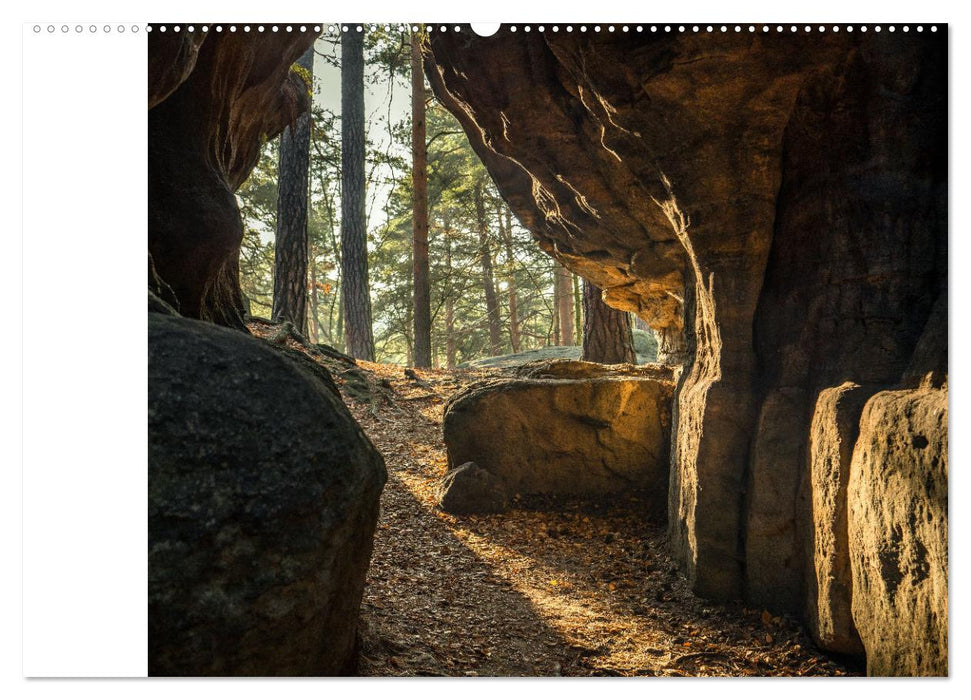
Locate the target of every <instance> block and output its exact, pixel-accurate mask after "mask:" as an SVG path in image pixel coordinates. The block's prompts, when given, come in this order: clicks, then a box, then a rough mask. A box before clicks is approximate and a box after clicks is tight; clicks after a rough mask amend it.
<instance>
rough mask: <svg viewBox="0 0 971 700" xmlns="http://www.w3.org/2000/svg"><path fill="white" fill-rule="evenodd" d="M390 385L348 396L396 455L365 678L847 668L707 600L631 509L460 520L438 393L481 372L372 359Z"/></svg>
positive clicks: (660, 537)
mask: <svg viewBox="0 0 971 700" xmlns="http://www.w3.org/2000/svg"><path fill="white" fill-rule="evenodd" d="M362 365H363V366H365V367H366V368H367V369H370V370H372V371H373V372H375V374H376V375H378V377H380V378H381V379H384V380H388V381H389V382H390V384H391V386H392V387H393V388H394V391H395V396H396V398H395V400H394V402H393V403H392V404H390V405H383V406H381V407H377V408H374V407H369V406H367V405H365V404H360V403H354V402H349V405H350V406H351V410H352V411H353V412H354V414H355V416H356V417H357V419H358V420H359V421H360V422H361V424H362V426H363V427H364V429H365V431H366V432H367V433H368V435H369V436H370V438H371V440H372V441H373V442H374V444H375V445H376V446H377V448H378V449H379V450H380V451H381V452H382V454H383V455H384V456H385V459H386V460H387V466H388V472H389V474H388V484H387V486H386V487H385V490H384V495H383V496H382V512H381V517H380V520H379V524H378V530H377V534H376V538H375V547H374V556H373V559H372V563H371V569H370V572H369V576H368V581H367V586H366V588H365V594H364V601H363V605H362V632H363V648H362V664H361V669H360V670H361V673H362V674H363V675H369V676H412V675H447V676H463V675H464V676H475V675H478V676H524V675H526V676H558V675H562V676H591V675H621V676H632V675H636V676H683V675H691V676H696V675H705V676H707V675H759V676H762V675H848V674H852V673H853V671H851V670H850V669H847V668H846V667H845V666H842V665H840V664H839V663H837V662H835V661H833V660H831V659H829V658H827V657H826V656H824V655H823V654H821V653H820V652H819V651H818V650H816V649H815V648H814V647H813V645H812V643H811V641H810V640H809V638H808V637H807V636H806V635H805V633H804V632H803V631H802V630H801V629H800V627H799V626H798V625H797V624H795V623H794V622H793V621H791V620H788V619H786V618H778V617H772V616H771V615H769V614H768V613H767V612H765V611H759V610H749V609H744V608H742V607H739V606H726V605H718V604H714V603H711V602H710V601H704V600H701V599H699V598H697V597H695V596H694V595H692V594H691V592H690V590H689V588H688V585H687V583H686V582H685V580H684V579H682V578H681V577H680V576H679V575H678V573H677V569H676V568H675V566H674V565H673V563H672V561H671V560H670V558H669V557H668V556H667V554H666V545H665V533H664V528H663V526H661V525H660V524H658V523H653V524H652V523H648V522H645V521H644V519H643V517H640V516H638V514H637V513H638V510H637V507H638V504H637V503H636V502H626V503H616V504H612V505H611V506H609V507H608V506H590V505H587V506H584V505H581V504H574V505H567V506H564V507H562V508H561V510H559V511H558V512H551V511H545V512H544V511H541V510H536V509H529V508H526V507H519V508H515V509H513V510H512V511H510V512H508V513H505V514H503V515H491V516H468V517H463V518H457V517H454V516H451V515H448V514H446V513H443V512H442V511H440V510H438V509H437V508H436V507H435V505H434V482H435V480H436V479H437V478H438V477H440V476H441V475H442V474H443V473H444V470H445V452H444V447H443V445H442V441H441V420H442V404H443V401H442V397H445V398H447V397H448V396H449V395H450V394H451V393H452V392H454V391H455V390H457V389H458V388H459V387H460V386H461V385H462V384H463V383H465V382H467V381H470V380H472V379H475V378H480V377H481V376H482V375H481V373H480V374H475V375H473V374H472V373H461V372H453V373H449V372H437V371H428V372H421V373H420V376H421V377H422V378H423V380H424V381H425V382H427V384H426V385H425V386H421V385H420V384H419V383H417V382H414V381H410V380H407V379H405V378H404V376H403V374H402V370H401V368H400V367H393V366H387V365H373V364H368V363H362Z"/></svg>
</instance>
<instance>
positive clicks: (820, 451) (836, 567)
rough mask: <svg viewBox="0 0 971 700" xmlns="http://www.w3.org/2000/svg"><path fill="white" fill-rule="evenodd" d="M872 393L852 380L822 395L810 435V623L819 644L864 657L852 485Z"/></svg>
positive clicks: (870, 389) (869, 389)
mask: <svg viewBox="0 0 971 700" xmlns="http://www.w3.org/2000/svg"><path fill="white" fill-rule="evenodd" d="M873 392H874V390H873V389H872V388H868V387H861V386H860V385H859V384H853V383H852V382H846V383H844V384H841V385H840V386H838V387H833V388H832V389H826V390H824V391H821V392H820V393H819V398H818V399H817V400H816V409H815V411H814V412H813V419H812V426H811V428H810V436H809V460H810V464H809V470H810V481H811V489H810V491H811V492H812V509H813V528H814V537H813V543H814V562H815V567H814V570H813V572H812V576H811V580H810V582H809V585H808V594H809V605H808V607H809V611H808V622H809V626H810V629H811V630H812V633H813V637H814V638H815V640H816V642H817V643H818V644H819V645H820V646H822V647H823V648H824V649H829V650H830V651H836V652H839V653H842V654H857V655H859V654H861V653H863V643H862V642H861V641H860V635H859V634H858V633H857V631H856V625H855V624H854V622H853V613H852V609H851V606H852V603H853V599H852V595H853V587H852V575H851V573H850V543H849V535H848V533H847V508H848V504H847V486H848V483H849V479H850V461H851V460H852V458H853V446H854V445H855V444H856V438H857V435H858V434H859V432H860V414H861V413H862V412H863V405H864V404H865V403H866V401H867V399H869V398H870V396H872V395H873Z"/></svg>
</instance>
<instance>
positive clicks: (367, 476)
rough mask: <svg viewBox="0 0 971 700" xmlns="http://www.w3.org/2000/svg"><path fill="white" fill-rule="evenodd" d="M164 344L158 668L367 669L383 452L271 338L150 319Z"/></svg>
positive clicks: (157, 471) (156, 453)
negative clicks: (360, 621) (364, 657)
mask: <svg viewBox="0 0 971 700" xmlns="http://www.w3.org/2000/svg"><path fill="white" fill-rule="evenodd" d="M148 347H149V407H148V436H149V454H148V463H149V493H148V513H149V523H148V532H149V542H148V547H149V555H148V574H149V590H148V598H149V610H148V620H149V673H150V674H151V675H259V676H265V675H334V674H345V673H349V672H352V671H353V669H354V665H355V662H356V633H357V617H358V610H359V607H360V602H361V595H362V591H363V586H364V577H365V574H366V571H367V567H368V563H369V559H370V553H371V544H372V537H373V534H374V528H375V523H376V520H377V513H378V497H379V495H380V493H381V488H382V486H383V484H384V481H385V478H386V474H385V468H384V462H383V460H382V458H381V456H380V454H379V453H378V452H377V451H376V450H375V449H374V447H373V446H372V445H371V443H370V441H369V440H368V439H367V438H366V437H365V436H364V434H363V432H362V431H361V429H360V428H359V427H358V425H357V424H356V423H355V422H354V419H353V418H352V417H351V415H350V413H349V412H348V411H347V409H346V407H345V406H344V404H343V403H342V402H341V400H340V397H339V395H338V394H337V391H336V389H335V388H334V386H333V384H332V383H328V382H325V381H322V379H321V377H320V376H318V375H317V374H316V373H314V372H310V371H308V370H307V369H306V368H305V367H304V366H303V364H301V363H297V362H294V361H293V360H292V359H290V357H288V356H287V355H286V354H284V353H281V352H279V351H277V350H276V349H274V348H272V347H270V346H269V345H268V344H266V343H265V342H263V341H260V340H257V339H255V338H252V337H249V336H247V335H245V334H243V333H239V332H236V331H234V330H230V329H224V328H219V327H217V326H215V325H212V324H209V323H203V322H200V321H194V320H190V319H185V318H179V317H177V316H173V315H163V314H158V313H150V314H149V345H148Z"/></svg>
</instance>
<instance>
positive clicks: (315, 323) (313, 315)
mask: <svg viewBox="0 0 971 700" xmlns="http://www.w3.org/2000/svg"><path fill="white" fill-rule="evenodd" d="M309 255H310V303H309V304H308V305H307V306H308V309H307V313H308V314H309V316H310V339H311V340H312V341H313V342H315V343H319V342H320V319H319V318H318V317H317V256H316V255H314V251H313V247H311V249H310V253H309Z"/></svg>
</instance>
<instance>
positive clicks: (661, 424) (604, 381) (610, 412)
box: [444, 360, 673, 499]
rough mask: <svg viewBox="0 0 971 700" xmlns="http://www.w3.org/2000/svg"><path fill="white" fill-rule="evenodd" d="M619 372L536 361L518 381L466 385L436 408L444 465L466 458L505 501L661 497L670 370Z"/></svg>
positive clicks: (622, 369) (665, 466)
mask: <svg viewBox="0 0 971 700" xmlns="http://www.w3.org/2000/svg"><path fill="white" fill-rule="evenodd" d="M627 369H628V367H627V366H618V367H610V366H604V365H596V364H593V363H586V362H571V361H568V360H567V361H560V362H553V363H536V364H534V365H533V366H529V365H527V366H526V367H525V368H524V369H523V370H521V371H522V373H523V374H524V375H527V376H524V377H522V378H516V379H499V380H491V381H485V382H479V383H476V384H473V385H472V386H470V387H469V388H467V389H466V390H464V391H462V392H461V393H459V394H457V395H456V396H454V397H452V398H451V399H450V400H449V402H448V404H447V405H446V408H445V419H444V434H445V446H446V449H447V450H448V458H449V464H450V465H459V464H462V463H464V462H468V461H474V462H476V463H477V464H478V465H479V466H480V467H481V468H483V469H485V470H487V471H489V472H491V473H492V474H494V475H496V476H497V477H499V478H500V479H501V480H502V481H503V483H504V484H505V485H506V488H507V490H508V492H509V493H510V494H517V493H518V494H522V495H533V494H544V495H554V496H566V495H570V496H588V497H597V496H604V495H608V494H612V493H618V492H626V491H630V490H633V489H637V490H645V491H647V492H649V493H653V494H655V495H661V497H662V499H663V494H665V493H666V489H667V473H668V440H669V434H670V427H671V424H670V420H671V417H670V411H671V409H670V405H671V393H672V390H673V382H671V381H670V379H669V377H670V369H667V370H665V369H664V368H657V369H656V370H655V375H654V376H644V375H640V376H639V375H637V374H632V373H631V374H629V373H627V372H626V370H627ZM665 371H666V372H667V374H666V376H665V374H664V373H665ZM659 376H664V377H665V378H658V377H659Z"/></svg>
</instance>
